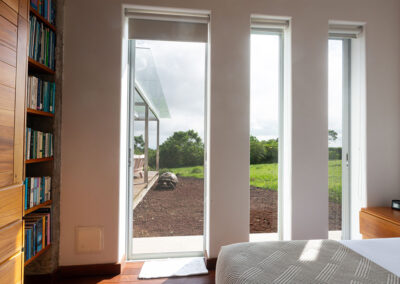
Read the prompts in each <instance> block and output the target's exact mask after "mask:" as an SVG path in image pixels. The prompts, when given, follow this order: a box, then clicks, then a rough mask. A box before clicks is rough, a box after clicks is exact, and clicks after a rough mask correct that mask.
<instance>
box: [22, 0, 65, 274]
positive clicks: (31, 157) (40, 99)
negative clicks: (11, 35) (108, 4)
mask: <svg viewBox="0 0 400 284" xmlns="http://www.w3.org/2000/svg"><path fill="white" fill-rule="evenodd" d="M28 2H29V3H28V6H29V9H28V10H29V26H28V32H29V34H28V38H29V45H28V60H27V61H28V62H27V65H28V79H27V91H26V97H25V106H26V108H25V109H26V112H25V113H26V114H25V117H26V121H25V127H26V131H25V140H24V141H25V147H24V164H25V176H24V185H25V186H24V189H23V190H24V192H23V193H24V194H23V196H24V199H23V208H24V211H23V218H24V220H25V222H24V224H25V229H24V233H25V244H24V246H25V262H24V266H25V267H26V266H28V265H29V264H31V263H33V262H35V261H36V260H37V259H38V258H39V257H40V256H42V255H44V254H47V253H48V251H50V250H51V247H52V246H51V243H52V240H51V235H52V232H51V230H52V226H51V223H52V222H51V220H53V200H52V197H53V196H52V195H53V191H54V185H53V173H54V171H55V170H54V167H55V163H54V160H55V159H54V150H53V149H54V138H53V137H54V135H53V134H54V131H55V123H54V120H55V113H56V111H57V110H56V109H55V81H56V70H55V44H56V41H55V37H56V32H57V29H56V26H55V25H54V24H52V22H54V19H55V18H54V13H55V2H56V1H55V0H42V1H37V0H30V1H28ZM31 5H34V6H35V7H32V6H31ZM39 11H41V12H39ZM50 19H52V20H50ZM44 177H46V178H48V177H50V179H51V180H50V181H49V180H45V178H44ZM47 182H49V183H50V185H49V184H48V183H47ZM49 188H50V195H49V196H48V195H47V194H48V189H49ZM45 189H46V192H45Z"/></svg>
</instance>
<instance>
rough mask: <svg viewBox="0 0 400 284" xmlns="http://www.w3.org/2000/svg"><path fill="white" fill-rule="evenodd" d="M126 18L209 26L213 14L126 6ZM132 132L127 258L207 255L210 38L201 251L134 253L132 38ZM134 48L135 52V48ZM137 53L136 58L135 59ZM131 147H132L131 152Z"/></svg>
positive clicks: (131, 66)
mask: <svg viewBox="0 0 400 284" xmlns="http://www.w3.org/2000/svg"><path fill="white" fill-rule="evenodd" d="M125 18H126V19H129V18H138V19H148V20H160V21H176V22H188V23H207V25H208V26H209V21H210V15H209V13H208V12H204V11H192V10H176V11H173V10H170V9H165V10H163V9H159V10H153V9H152V8H149V7H143V6H140V7H139V6H138V7H132V8H125ZM208 37H209V27H208ZM127 42H128V48H127V49H128V65H129V74H128V78H129V79H128V102H127V103H128V129H127V131H128V135H127V140H128V141H127V147H128V149H127V153H128V155H127V163H126V164H127V171H128V172H127V199H128V200H127V202H128V206H127V211H128V212H127V216H128V218H127V228H128V229H127V234H126V237H127V241H126V256H127V260H139V259H155V258H171V257H197V256H204V251H205V249H206V243H207V238H208V231H207V230H208V226H207V224H208V212H209V210H208V179H207V177H208V163H207V160H208V159H207V155H208V153H209V150H208V147H209V146H208V122H209V118H208V113H209V112H208V109H209V107H208V99H209V87H208V83H209V56H208V53H209V41H208V42H206V48H205V52H206V56H205V73H206V76H205V94H204V100H205V104H204V126H205V128H204V201H203V202H204V221H203V222H204V230H203V248H202V250H201V251H193V252H168V253H145V254H134V253H133V245H134V244H133V171H132V167H133V163H134V160H133V152H134V142H133V140H134V139H130V137H131V136H132V137H133V135H134V127H133V125H134V124H133V123H132V122H131V121H129V120H130V119H131V117H133V115H132V114H133V113H134V105H135V102H134V95H131V94H132V93H133V92H134V90H135V67H134V64H132V63H134V56H135V55H134V49H135V41H134V40H128V41H127ZM132 49H133V51H132ZM132 56H133V58H132ZM129 148H130V149H131V150H130V151H129ZM129 160H131V165H132V166H131V168H130V167H129Z"/></svg>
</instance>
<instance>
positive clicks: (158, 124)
mask: <svg viewBox="0 0 400 284" xmlns="http://www.w3.org/2000/svg"><path fill="white" fill-rule="evenodd" d="M156 151H157V152H156V171H158V170H159V169H160V120H159V119H157V150H156Z"/></svg>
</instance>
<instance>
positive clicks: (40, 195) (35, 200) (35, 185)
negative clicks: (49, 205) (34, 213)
mask: <svg viewBox="0 0 400 284" xmlns="http://www.w3.org/2000/svg"><path fill="white" fill-rule="evenodd" d="M24 184H25V210H28V209H29V208H32V207H35V206H37V205H40V204H42V203H44V202H46V201H48V200H51V177H49V176H43V177H27V178H25V181H24Z"/></svg>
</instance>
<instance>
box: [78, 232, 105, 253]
mask: <svg viewBox="0 0 400 284" xmlns="http://www.w3.org/2000/svg"><path fill="white" fill-rule="evenodd" d="M75 248H76V252H78V253H93V252H100V251H102V250H103V249H104V228H103V227H98V226H90V227H76V228H75Z"/></svg>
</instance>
